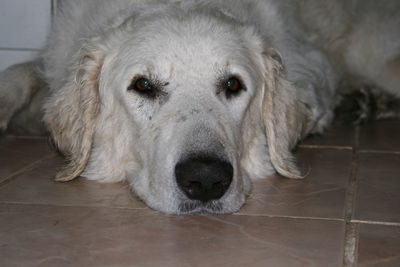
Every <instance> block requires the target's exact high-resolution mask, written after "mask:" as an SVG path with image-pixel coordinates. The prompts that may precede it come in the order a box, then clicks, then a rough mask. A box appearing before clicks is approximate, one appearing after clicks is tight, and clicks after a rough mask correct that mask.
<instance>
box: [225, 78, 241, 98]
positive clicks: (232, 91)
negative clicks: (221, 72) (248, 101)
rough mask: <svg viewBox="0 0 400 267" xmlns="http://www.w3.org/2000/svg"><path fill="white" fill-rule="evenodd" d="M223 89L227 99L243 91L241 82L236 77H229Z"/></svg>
mask: <svg viewBox="0 0 400 267" xmlns="http://www.w3.org/2000/svg"><path fill="white" fill-rule="evenodd" d="M223 87H224V89H225V92H226V95H227V97H231V96H235V95H237V94H239V93H240V91H242V90H245V87H244V86H243V84H242V82H241V81H240V79H239V78H237V77H230V78H229V79H227V80H226V81H225V82H224V84H223Z"/></svg>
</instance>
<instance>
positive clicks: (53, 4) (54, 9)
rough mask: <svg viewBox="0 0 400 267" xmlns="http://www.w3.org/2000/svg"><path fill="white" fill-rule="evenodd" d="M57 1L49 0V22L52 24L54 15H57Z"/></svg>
mask: <svg viewBox="0 0 400 267" xmlns="http://www.w3.org/2000/svg"><path fill="white" fill-rule="evenodd" d="M57 4H58V3H57V0H51V14H50V16H51V22H52V23H53V22H54V18H55V16H56V14H57Z"/></svg>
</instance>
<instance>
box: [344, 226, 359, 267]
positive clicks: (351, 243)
mask: <svg viewBox="0 0 400 267" xmlns="http://www.w3.org/2000/svg"><path fill="white" fill-rule="evenodd" d="M344 241H345V244H344V253H343V254H344V255H343V266H344V267H350V266H356V265H357V256H358V255H357V254H358V253H357V250H358V224H354V223H351V222H347V223H346V235H345V240H344Z"/></svg>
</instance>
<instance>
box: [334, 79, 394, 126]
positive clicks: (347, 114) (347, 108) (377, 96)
mask: <svg viewBox="0 0 400 267" xmlns="http://www.w3.org/2000/svg"><path fill="white" fill-rule="evenodd" d="M339 99H340V100H339V104H338V105H337V107H336V109H335V116H336V118H337V119H338V120H339V121H342V122H344V123H352V124H361V123H365V122H368V121H371V120H380V119H398V118H400V99H399V98H396V97H394V96H393V95H391V94H389V93H387V92H383V91H382V90H380V89H378V88H369V87H364V88H361V89H355V90H353V91H351V92H350V93H347V94H343V95H340V98H339Z"/></svg>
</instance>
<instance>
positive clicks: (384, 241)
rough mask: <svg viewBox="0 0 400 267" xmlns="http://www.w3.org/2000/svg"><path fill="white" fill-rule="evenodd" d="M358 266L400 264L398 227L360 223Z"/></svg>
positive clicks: (396, 266)
mask: <svg viewBox="0 0 400 267" xmlns="http://www.w3.org/2000/svg"><path fill="white" fill-rule="evenodd" d="M358 266H359V267H367V266H371V267H372V266H374V267H378V266H382V267H398V266H400V227H399V226H397V227H395V226H385V225H365V224H362V225H360V226H359V240H358Z"/></svg>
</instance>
